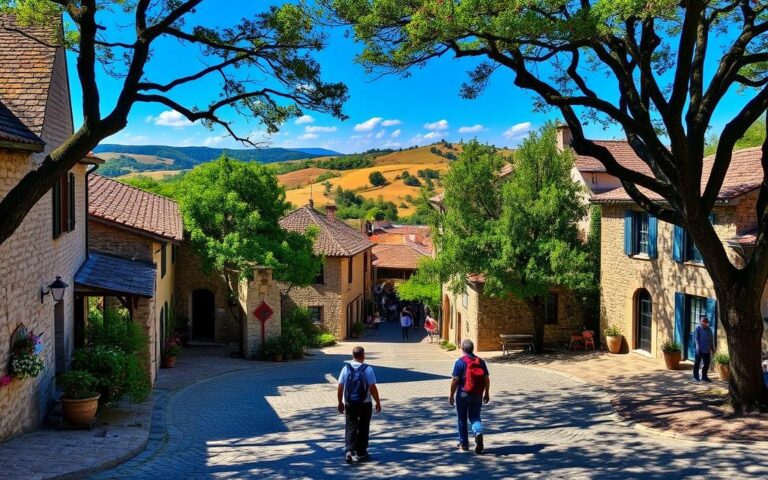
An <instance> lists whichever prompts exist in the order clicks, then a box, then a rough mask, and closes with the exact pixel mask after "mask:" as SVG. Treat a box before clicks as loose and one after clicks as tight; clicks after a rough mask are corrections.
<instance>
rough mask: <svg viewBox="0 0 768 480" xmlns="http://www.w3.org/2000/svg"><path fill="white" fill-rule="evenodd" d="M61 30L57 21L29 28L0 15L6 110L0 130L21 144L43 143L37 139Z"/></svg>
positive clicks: (1, 95)
mask: <svg viewBox="0 0 768 480" xmlns="http://www.w3.org/2000/svg"><path fill="white" fill-rule="evenodd" d="M60 28H61V22H60V20H59V19H55V20H53V21H51V22H50V23H48V24H47V25H45V26H32V27H30V26H20V25H19V24H18V23H17V22H16V20H15V19H14V17H13V16H10V15H0V103H2V104H3V105H5V106H6V107H7V109H8V112H0V129H2V131H3V133H4V134H5V135H12V136H17V137H21V140H20V141H23V142H24V143H40V144H41V143H42V141H41V140H40V138H39V137H40V135H41V134H42V130H43V123H44V120H45V110H46V106H47V104H48V91H49V89H50V86H51V79H52V77H53V65H54V59H55V57H56V51H57V47H56V46H55V45H54V43H56V42H57V38H59V33H60ZM22 32H23V33H22ZM9 112H10V113H12V116H13V117H15V120H14V118H11V117H9V116H8V113H9ZM19 122H20V123H21V124H22V125H23V126H24V128H23V129H20V128H19V125H18V123H19Z"/></svg>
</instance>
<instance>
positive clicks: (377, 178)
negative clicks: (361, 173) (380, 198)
mask: <svg viewBox="0 0 768 480" xmlns="http://www.w3.org/2000/svg"><path fill="white" fill-rule="evenodd" d="M368 181H369V182H371V185H373V186H374V187H380V186H382V185H386V184H387V179H386V178H385V177H384V174H383V173H381V172H380V171H378V170H375V171H373V172H371V173H370V174H369V175H368Z"/></svg>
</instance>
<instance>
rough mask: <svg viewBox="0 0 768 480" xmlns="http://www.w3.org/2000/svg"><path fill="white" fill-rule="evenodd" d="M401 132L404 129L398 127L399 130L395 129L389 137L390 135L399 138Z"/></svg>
mask: <svg viewBox="0 0 768 480" xmlns="http://www.w3.org/2000/svg"><path fill="white" fill-rule="evenodd" d="M401 133H403V131H402V130H400V129H399V128H398V129H397V130H395V131H394V132H392V135H390V136H389V137H390V138H397V137H399V136H400V134H401Z"/></svg>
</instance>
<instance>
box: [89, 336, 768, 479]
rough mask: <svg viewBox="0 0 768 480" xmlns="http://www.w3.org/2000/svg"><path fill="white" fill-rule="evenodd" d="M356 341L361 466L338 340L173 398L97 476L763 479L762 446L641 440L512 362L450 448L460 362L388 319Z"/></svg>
mask: <svg viewBox="0 0 768 480" xmlns="http://www.w3.org/2000/svg"><path fill="white" fill-rule="evenodd" d="M359 343H360V344H362V345H364V346H365V348H366V352H367V362H368V363H370V364H371V365H373V366H374V368H375V372H376V376H377V379H378V381H379V383H380V387H379V389H380V392H381V394H382V405H383V411H382V413H381V414H379V415H375V416H374V419H373V423H372V433H371V449H370V453H371V461H370V462H368V463H365V464H360V465H351V466H350V465H346V464H344V463H343V461H342V460H343V427H344V419H343V416H341V415H339V414H338V413H337V412H336V405H335V391H336V389H335V377H336V375H338V373H339V370H340V369H341V366H342V362H343V361H344V360H346V359H348V358H349V356H350V352H351V349H352V346H353V345H354V344H353V343H351V342H346V343H343V344H341V345H337V346H335V347H332V348H328V349H324V350H323V351H322V352H318V353H316V354H315V355H314V356H312V357H309V358H308V359H307V360H303V361H292V362H287V363H278V364H264V363H253V368H247V369H245V370H240V371H236V372H231V373H227V374H223V375H219V376H215V377H212V378H210V379H207V380H202V381H199V382H197V383H193V384H192V385H191V386H189V387H187V388H184V389H182V390H180V391H179V392H178V393H177V394H175V395H174V396H173V397H171V398H170V399H169V400H168V403H167V404H166V405H165V416H164V417H165V419H164V421H165V424H164V425H163V424H162V423H161V424H160V425H156V426H153V431H156V430H159V432H160V433H159V434H158V433H157V432H156V433H154V434H153V435H152V437H151V439H150V443H149V446H148V448H147V450H146V451H145V452H144V453H142V454H140V455H139V456H137V457H135V458H134V459H133V460H131V461H129V462H127V463H125V464H123V465H121V466H119V467H117V468H115V469H113V470H109V471H107V472H104V473H102V474H101V475H99V476H98V477H97V478H104V479H112V478H114V479H142V478H185V479H188V478H257V477H258V478H290V479H294V478H333V477H355V478H366V477H369V476H370V477H376V478H398V477H400V478H403V477H411V478H414V477H431V478H453V477H456V478H458V477H460V476H462V475H463V474H469V475H471V477H469V478H511V477H515V478H569V479H571V478H597V477H599V478H622V479H625V478H658V479H662V478H663V479H671V478H684V477H694V478H696V477H699V478H726V477H730V478H739V479H742V478H766V477H768V461H766V458H768V448H767V447H765V446H761V447H757V446H755V445H714V444H704V443H693V442H686V441H681V440H673V439H668V438H664V437H657V436H653V435H649V434H645V433H641V432H639V431H637V430H635V429H634V428H632V427H631V426H629V425H627V424H625V423H623V422H620V421H618V420H616V417H615V415H614V414H613V411H612V410H611V408H610V406H609V405H608V404H607V403H606V400H605V397H604V396H602V395H601V394H600V393H598V392H597V391H595V390H594V389H593V388H592V387H590V386H587V385H584V384H582V383H578V382H577V381H575V380H572V379H570V378H567V377H563V376H560V375H557V374H554V373H551V372H545V371H543V370H540V369H536V368H529V367H524V366H520V365H515V364H490V365H489V368H490V371H491V403H490V404H489V405H488V406H487V407H485V408H484V410H483V419H484V423H485V428H486V432H487V433H486V446H487V447H486V454H485V455H482V456H476V455H475V454H473V453H460V452H458V451H456V449H455V444H456V440H455V429H454V412H453V410H452V409H451V408H450V407H449V405H448V403H447V393H448V381H449V380H448V379H449V374H450V370H451V366H452V362H453V358H454V357H455V356H456V355H453V354H446V353H445V352H443V351H442V350H440V349H439V348H438V347H437V346H436V345H430V344H428V343H417V341H415V340H412V341H411V343H402V342H400V341H399V328H396V327H395V326H394V325H391V324H386V325H384V326H383V327H382V330H381V331H380V332H378V333H376V334H372V335H369V336H367V337H366V338H365V339H363V340H361V341H360V342H359ZM453 353H456V352H453ZM265 365H266V366H265ZM157 417H158V416H156V419H157ZM160 417H161V418H162V416H160ZM156 421H157V420H156ZM155 427H157V428H155Z"/></svg>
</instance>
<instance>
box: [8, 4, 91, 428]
mask: <svg viewBox="0 0 768 480" xmlns="http://www.w3.org/2000/svg"><path fill="white" fill-rule="evenodd" d="M0 23H1V24H3V25H4V26H5V27H9V26H10V27H13V28H0V198H3V197H4V196H5V195H7V194H8V192H9V191H10V190H11V189H13V188H14V187H15V186H16V185H17V184H18V182H19V181H20V180H21V179H22V178H23V177H24V176H25V175H26V174H27V173H28V172H30V171H33V170H35V169H36V168H38V166H39V165H40V163H41V162H42V161H43V160H44V158H45V156H46V155H47V154H48V153H49V152H51V151H52V150H54V149H55V148H57V147H58V146H59V145H61V144H62V143H63V142H64V141H65V140H66V139H67V138H69V136H70V135H71V134H72V132H73V122H72V111H71V107H70V105H71V103H70V93H69V84H68V82H67V59H66V54H65V51H64V49H63V48H61V47H56V46H55V45H58V44H60V43H61V31H62V26H61V23H60V22H53V23H51V24H50V25H48V26H46V27H35V28H29V27H21V26H19V25H16V23H15V21H14V19H13V18H12V17H9V16H4V15H2V16H0ZM97 162H98V160H97V159H95V158H86V159H83V161H82V162H80V163H78V164H76V165H75V166H74V167H73V168H72V169H71V170H70V171H69V172H68V173H67V174H66V175H64V176H63V177H62V178H61V179H60V181H59V182H57V183H56V184H55V186H54V188H53V189H51V191H50V192H48V193H47V194H46V195H44V196H43V197H42V198H41V199H40V200H39V201H38V202H37V203H36V204H35V206H34V207H33V208H32V209H31V210H30V211H29V212H28V214H27V215H26V217H25V218H24V220H23V222H22V223H21V225H20V226H19V227H18V228H17V229H16V231H15V232H14V233H13V235H11V236H10V237H9V238H8V239H7V240H6V241H5V242H3V243H2V244H0V278H2V282H1V283H0V376H4V375H6V374H8V373H9V358H10V353H11V351H10V350H11V347H12V345H11V342H12V337H13V335H14V333H15V332H17V329H26V330H27V331H29V332H33V333H35V334H41V335H42V340H43V351H42V357H43V360H44V362H45V369H44V370H43V372H42V374H41V375H39V376H38V377H36V378H32V379H25V380H19V379H15V380H13V381H12V383H10V384H9V385H7V386H5V387H2V388H0V412H2V413H1V414H0V441H2V440H6V439H8V438H10V437H13V436H16V435H18V434H20V433H23V432H26V431H29V430H32V429H34V428H36V427H37V426H38V425H39V424H40V422H41V421H42V419H43V418H44V417H45V415H46V414H47V412H48V409H49V407H50V406H51V405H52V403H53V400H54V392H55V381H54V376H55V374H56V373H58V372H61V371H64V370H65V369H66V368H67V367H68V366H69V364H70V362H71V358H72V353H73V351H74V343H75V342H74V339H75V330H76V324H75V308H76V307H75V301H74V288H73V285H74V284H75V280H74V278H75V274H76V272H77V271H78V269H79V268H80V266H81V265H82V264H83V262H84V261H85V259H86V224H87V222H86V221H85V220H86V215H87V207H86V203H87V195H86V185H87V176H88V164H93V163H97ZM56 277H61V280H62V281H64V282H65V283H67V284H68V288H66V289H65V290H64V295H63V298H62V299H61V301H59V302H56V301H54V300H53V298H52V295H50V294H48V295H42V296H41V291H43V292H45V291H47V290H48V286H49V285H50V284H51V283H52V282H53V281H54V280H55V279H56Z"/></svg>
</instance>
